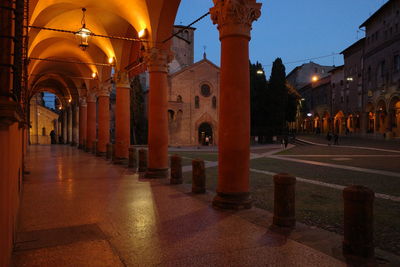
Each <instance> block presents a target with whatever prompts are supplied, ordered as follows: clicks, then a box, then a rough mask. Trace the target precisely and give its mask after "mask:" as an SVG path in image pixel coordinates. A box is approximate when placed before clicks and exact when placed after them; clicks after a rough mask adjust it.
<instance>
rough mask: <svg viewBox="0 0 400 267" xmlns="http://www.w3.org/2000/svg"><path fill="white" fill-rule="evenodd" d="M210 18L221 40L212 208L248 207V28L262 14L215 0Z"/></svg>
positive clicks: (251, 5) (243, 4) (245, 4)
mask: <svg viewBox="0 0 400 267" xmlns="http://www.w3.org/2000/svg"><path fill="white" fill-rule="evenodd" d="M214 5H215V6H214V7H213V8H211V9H210V13H211V19H212V21H213V23H214V24H218V30H219V33H220V40H221V78H220V79H221V82H220V107H219V127H218V136H219V144H218V149H219V155H218V186H217V196H216V197H215V198H214V200H213V205H214V206H216V207H219V208H226V209H241V208H250V207H251V201H250V194H249V158H250V75H249V41H250V31H251V25H252V22H253V21H254V20H257V19H258V18H259V17H260V15H261V11H260V9H261V4H260V3H256V0H247V1H240V0H230V1H222V0H214Z"/></svg>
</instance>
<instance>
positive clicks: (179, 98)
mask: <svg viewBox="0 0 400 267" xmlns="http://www.w3.org/2000/svg"><path fill="white" fill-rule="evenodd" d="M176 102H178V103H182V102H183V101H182V96H180V95H178V96H177V98H176Z"/></svg>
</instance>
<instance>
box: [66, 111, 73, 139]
mask: <svg viewBox="0 0 400 267" xmlns="http://www.w3.org/2000/svg"><path fill="white" fill-rule="evenodd" d="M67 110H68V112H67V125H68V126H67V127H68V131H67V136H68V142H67V144H72V105H71V104H70V105H69V106H68V109H67Z"/></svg>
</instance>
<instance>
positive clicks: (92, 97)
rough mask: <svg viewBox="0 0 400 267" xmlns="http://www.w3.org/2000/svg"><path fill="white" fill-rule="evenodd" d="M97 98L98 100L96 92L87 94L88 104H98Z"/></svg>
mask: <svg viewBox="0 0 400 267" xmlns="http://www.w3.org/2000/svg"><path fill="white" fill-rule="evenodd" d="M96 100H97V98H96V91H88V93H87V97H86V102H88V103H89V102H91V103H93V102H96Z"/></svg>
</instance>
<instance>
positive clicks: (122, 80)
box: [114, 71, 131, 88]
mask: <svg viewBox="0 0 400 267" xmlns="http://www.w3.org/2000/svg"><path fill="white" fill-rule="evenodd" d="M114 80H115V84H116V86H117V87H118V88H130V87H131V83H130V82H129V75H128V72H126V71H118V72H116V73H115V76H114Z"/></svg>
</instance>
